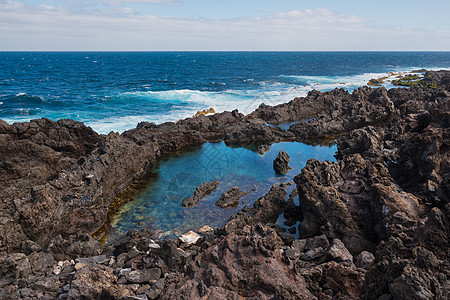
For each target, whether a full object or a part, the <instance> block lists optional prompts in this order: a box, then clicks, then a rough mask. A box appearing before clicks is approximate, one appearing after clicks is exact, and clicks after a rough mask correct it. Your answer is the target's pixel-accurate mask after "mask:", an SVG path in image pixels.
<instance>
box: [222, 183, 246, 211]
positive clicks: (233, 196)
mask: <svg viewBox="0 0 450 300" xmlns="http://www.w3.org/2000/svg"><path fill="white" fill-rule="evenodd" d="M249 193H250V192H246V191H245V192H240V191H239V188H238V187H237V186H235V187H233V188H232V189H231V190H228V191H226V192H225V193H223V194H222V196H220V199H219V200H217V201H216V205H217V206H218V207H220V208H227V207H230V206H236V205H238V204H239V199H241V198H242V197H244V196H245V195H247V194H249Z"/></svg>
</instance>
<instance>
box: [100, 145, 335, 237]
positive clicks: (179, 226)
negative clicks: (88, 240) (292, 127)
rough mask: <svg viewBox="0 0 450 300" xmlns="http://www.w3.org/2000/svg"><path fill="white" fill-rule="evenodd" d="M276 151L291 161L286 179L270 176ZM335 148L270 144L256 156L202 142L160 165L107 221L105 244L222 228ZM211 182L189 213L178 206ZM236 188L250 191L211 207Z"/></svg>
mask: <svg viewBox="0 0 450 300" xmlns="http://www.w3.org/2000/svg"><path fill="white" fill-rule="evenodd" d="M280 150H283V151H286V152H287V153H288V154H289V156H290V157H291V161H290V163H289V165H290V166H291V168H292V170H290V171H289V172H288V173H287V174H286V175H283V176H281V175H276V174H275V171H274V170H273V160H274V159H275V158H276V156H277V155H278V152H279V151H280ZM336 150H337V148H336V146H331V147H328V146H310V145H305V144H302V143H298V142H283V143H278V144H273V145H271V147H270V151H268V152H266V153H265V155H263V156H261V155H259V154H258V153H256V152H254V151H251V150H249V149H246V148H233V147H228V146H226V145H225V143H224V142H218V143H205V144H203V145H202V146H201V147H199V148H198V149H195V150H193V151H190V152H185V153H182V154H180V155H179V156H176V157H171V158H169V159H166V160H163V161H161V162H160V163H159V164H158V165H157V166H155V168H154V170H153V172H155V173H156V174H157V176H156V179H153V180H152V181H151V182H150V183H149V185H148V187H147V188H146V189H145V190H144V191H142V192H141V193H140V194H139V195H138V196H137V197H136V199H135V200H133V201H131V202H129V203H128V204H126V205H125V206H124V207H122V209H121V210H120V211H119V214H118V216H117V217H116V219H115V220H113V223H112V228H111V230H110V232H109V233H108V237H107V241H113V240H114V239H115V237H117V235H119V234H123V233H125V232H126V231H128V230H129V229H132V228H139V227H149V228H150V229H153V230H161V234H162V235H161V237H175V236H178V235H179V234H181V233H183V232H186V231H188V230H198V229H199V228H200V227H201V226H203V225H209V226H211V227H213V228H216V227H219V226H223V225H224V224H225V223H226V221H227V220H228V218H229V217H230V215H232V214H233V213H236V212H237V211H239V210H240V209H242V207H243V206H244V205H252V204H253V202H254V201H255V200H256V199H258V198H259V197H261V196H263V195H265V194H266V193H267V192H268V191H269V189H270V187H271V186H272V185H273V184H275V183H277V184H279V183H287V182H292V180H293V178H294V176H296V175H297V174H299V173H300V171H301V169H302V168H303V167H304V166H305V164H306V162H307V160H308V159H310V158H315V159H317V160H329V161H334V160H335V159H334V157H333V154H334V153H335V152H336ZM213 179H216V180H218V181H221V182H222V183H221V184H220V185H219V186H218V187H217V189H216V190H214V191H213V192H212V193H211V194H209V195H207V196H205V197H204V198H202V199H201V200H200V202H199V203H198V204H197V205H196V206H194V207H193V208H185V207H182V206H181V203H182V201H183V199H184V197H187V196H192V195H193V193H194V190H195V188H196V187H197V185H199V184H201V183H203V182H205V181H211V180H213ZM233 186H238V187H239V189H240V190H241V191H251V192H250V193H249V194H248V195H246V196H244V197H243V198H241V202H240V203H239V205H238V206H237V207H233V208H228V209H222V208H219V207H217V206H216V205H215V202H216V201H217V200H218V199H219V198H220V196H221V195H222V193H223V192H225V191H226V190H228V189H231V188H232V187H233Z"/></svg>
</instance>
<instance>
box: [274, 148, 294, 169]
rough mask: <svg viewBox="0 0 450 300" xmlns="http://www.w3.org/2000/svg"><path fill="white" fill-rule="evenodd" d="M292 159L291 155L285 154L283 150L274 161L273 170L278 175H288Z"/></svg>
mask: <svg viewBox="0 0 450 300" xmlns="http://www.w3.org/2000/svg"><path fill="white" fill-rule="evenodd" d="M290 160H291V158H290V157H289V155H288V154H287V153H286V152H284V151H283V150H280V152H279V153H278V156H277V158H275V160H274V161H273V168H274V170H275V172H277V173H278V174H286V173H287V172H288V171H289V170H290V169H291V168H290V167H289V161H290Z"/></svg>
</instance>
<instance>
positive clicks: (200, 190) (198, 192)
mask: <svg viewBox="0 0 450 300" xmlns="http://www.w3.org/2000/svg"><path fill="white" fill-rule="evenodd" d="M219 184H220V181H217V180H215V179H213V180H212V181H211V182H204V183H202V184H200V185H198V186H197V188H196V189H195V191H194V196H193V197H186V198H184V199H183V203H182V204H181V205H183V206H184V207H193V206H195V205H196V204H197V203H198V202H199V201H200V199H201V198H203V197H204V196H206V195H208V194H210V193H211V192H212V191H214V190H215V189H216V188H217V186H218V185H219Z"/></svg>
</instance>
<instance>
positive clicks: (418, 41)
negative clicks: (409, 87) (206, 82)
mask: <svg viewBox="0 0 450 300" xmlns="http://www.w3.org/2000/svg"><path fill="white" fill-rule="evenodd" d="M449 12H450V1H448V0H428V1H423V0H421V1H418V0H407V1H406V0H377V1H361V0H359V1H356V0H341V1H337V0H314V1H303V0H297V1H294V0H59V1H56V0H22V1H19V0H17V1H15V0H0V51H10V50H11V51H17V50H18V51H166V50H168V51H215V50H219V51H231V50H237V51H346V50H350V51H450V17H449Z"/></svg>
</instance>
